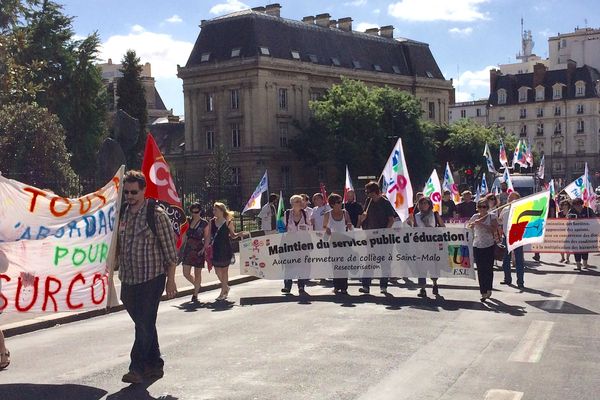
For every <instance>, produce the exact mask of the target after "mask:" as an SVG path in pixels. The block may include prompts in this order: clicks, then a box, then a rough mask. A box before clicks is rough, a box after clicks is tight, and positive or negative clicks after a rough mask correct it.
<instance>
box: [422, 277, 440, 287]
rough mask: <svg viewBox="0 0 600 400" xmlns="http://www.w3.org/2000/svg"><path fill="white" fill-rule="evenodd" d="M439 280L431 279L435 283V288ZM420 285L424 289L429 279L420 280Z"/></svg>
mask: <svg viewBox="0 0 600 400" xmlns="http://www.w3.org/2000/svg"><path fill="white" fill-rule="evenodd" d="M437 280H438V278H431V281H432V282H433V286H437ZM418 285H419V286H420V287H422V288H424V287H425V286H427V278H419V279H418Z"/></svg>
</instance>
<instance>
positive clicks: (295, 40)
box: [171, 4, 454, 198]
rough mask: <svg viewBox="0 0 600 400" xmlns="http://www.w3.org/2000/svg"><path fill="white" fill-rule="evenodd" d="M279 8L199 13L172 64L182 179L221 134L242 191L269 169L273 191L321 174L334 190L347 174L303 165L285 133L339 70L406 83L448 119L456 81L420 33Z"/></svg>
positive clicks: (201, 163)
mask: <svg viewBox="0 0 600 400" xmlns="http://www.w3.org/2000/svg"><path fill="white" fill-rule="evenodd" d="M280 10H281V7H280V5H279V4H269V5H267V6H266V7H256V8H253V9H251V10H244V11H240V12H236V13H232V14H228V15H225V16H222V17H217V18H214V19H212V20H208V21H202V23H201V26H200V28H201V30H200V34H199V36H198V39H197V40H196V43H195V45H194V48H193V50H192V53H191V54H190V57H189V60H188V62H187V64H186V65H185V66H183V67H180V66H178V76H179V78H181V79H182V80H183V92H184V104H185V122H186V123H185V125H186V126H185V150H184V153H183V156H181V157H173V158H172V159H171V162H172V164H173V165H174V168H175V169H176V170H177V171H178V173H179V174H181V173H182V172H183V174H184V175H185V177H186V179H187V180H189V179H193V180H198V181H204V176H205V174H206V172H207V171H206V165H207V163H208V160H209V159H210V158H211V156H212V154H213V152H214V150H215V147H216V146H217V145H219V144H220V145H222V146H224V148H225V149H226V150H227V151H228V152H229V155H230V159H231V164H232V168H233V175H234V184H236V185H238V186H239V189H240V192H241V193H242V196H243V197H244V198H246V197H247V196H249V195H250V194H251V193H252V191H253V190H254V187H255V185H256V183H257V182H258V180H259V179H260V177H261V176H262V174H263V173H264V171H265V169H268V172H269V183H270V185H269V186H270V190H271V191H278V190H280V189H282V190H283V191H284V193H286V192H287V191H288V189H290V190H291V189H292V188H293V189H294V190H300V189H303V188H304V189H306V190H307V191H308V190H311V188H318V186H319V181H325V182H327V183H328V184H329V187H332V186H333V187H332V188H333V189H338V190H339V189H340V187H342V186H343V175H342V177H341V178H340V179H341V181H340V182H331V180H329V179H328V178H330V177H332V176H337V175H336V174H335V171H332V170H331V168H328V167H327V165H321V166H307V165H305V164H304V163H303V162H302V160H298V159H297V158H296V156H295V155H294V153H293V152H292V151H291V150H290V149H289V148H288V143H289V140H290V139H291V138H292V137H293V136H294V135H296V134H297V133H298V132H297V130H296V128H295V127H294V121H299V122H300V124H302V125H305V124H307V123H308V121H309V118H310V110H309V106H308V103H309V101H310V100H315V99H318V98H319V97H320V96H322V95H323V94H324V93H325V91H326V90H327V89H328V88H329V87H331V85H333V84H335V83H339V82H340V80H341V76H345V77H348V78H352V79H357V80H361V81H363V82H365V83H367V84H369V85H389V86H392V87H394V88H398V89H401V90H406V91H408V92H410V93H412V94H414V95H415V96H417V97H418V98H419V99H420V100H421V103H422V105H423V110H424V114H425V116H426V117H428V118H430V119H431V120H433V121H435V122H438V123H445V122H447V118H448V106H449V104H451V103H452V102H453V97H454V89H453V87H452V82H451V81H448V80H445V79H444V76H443V75H442V73H441V71H440V69H439V67H438V65H437V63H436V61H435V59H434V57H433V55H432V53H431V51H430V49H429V46H428V45H427V44H426V43H421V42H417V41H414V40H409V39H403V38H394V36H393V32H394V28H393V27H392V26H384V27H381V28H375V29H368V30H367V31H366V32H364V33H363V32H356V31H353V30H352V19H351V18H341V19H339V20H337V21H336V20H333V19H331V16H330V15H329V14H319V15H316V16H308V17H305V18H303V20H302V21H295V20H290V19H286V18H282V17H281V16H280ZM365 134H368V132H365ZM382 151H384V152H387V151H389V149H382ZM374 168H375V167H374ZM377 168H380V166H377ZM332 179H333V178H332ZM336 185H337V188H336V187H335V186H336Z"/></svg>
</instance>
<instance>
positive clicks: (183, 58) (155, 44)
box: [99, 25, 194, 79]
mask: <svg viewBox="0 0 600 400" xmlns="http://www.w3.org/2000/svg"><path fill="white" fill-rule="evenodd" d="M193 46H194V44H193V43H190V42H184V41H180V40H175V39H173V37H172V36H171V35H167V34H164V33H154V32H149V31H146V30H145V29H144V28H143V27H141V26H140V25H134V26H133V27H132V28H131V32H129V34H127V35H114V36H111V37H109V38H108V39H107V40H106V41H105V42H104V43H102V46H101V51H100V54H99V59H101V60H107V59H109V58H112V59H113V60H114V61H115V62H120V61H121V59H122V58H123V56H124V55H125V53H126V52H127V50H129V49H132V50H135V52H136V54H137V56H138V57H139V58H140V62H141V63H142V64H144V63H147V62H149V63H150V64H152V76H154V77H155V78H157V79H160V78H174V77H175V76H176V75H177V64H180V65H184V64H185V63H186V62H187V59H188V57H189V55H190V53H191V52H192V48H193Z"/></svg>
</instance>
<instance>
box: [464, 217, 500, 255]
mask: <svg viewBox="0 0 600 400" xmlns="http://www.w3.org/2000/svg"><path fill="white" fill-rule="evenodd" d="M479 218H480V216H479V213H477V214H475V215H473V216H472V217H471V219H470V220H469V222H473V221H475V220H477V219H479ZM492 220H496V221H497V220H498V218H496V216H495V215H494V214H488V215H487V216H486V217H485V219H484V220H483V224H484V225H487V226H490V225H491V224H492ZM473 230H474V231H475V235H474V236H475V237H474V238H473V247H477V248H479V249H483V248H486V247H490V246H493V245H494V244H495V243H496V240H495V239H494V234H493V233H492V232H491V231H490V230H489V229H487V228H485V227H483V226H482V225H480V224H477V225H474V226H473Z"/></svg>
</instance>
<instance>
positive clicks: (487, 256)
mask: <svg viewBox="0 0 600 400" xmlns="http://www.w3.org/2000/svg"><path fill="white" fill-rule="evenodd" d="M473 253H474V255H475V263H476V264H477V279H479V291H480V292H481V294H484V293H486V292H488V291H491V290H492V284H493V282H494V246H490V247H484V248H479V247H473Z"/></svg>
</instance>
